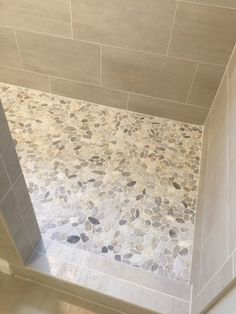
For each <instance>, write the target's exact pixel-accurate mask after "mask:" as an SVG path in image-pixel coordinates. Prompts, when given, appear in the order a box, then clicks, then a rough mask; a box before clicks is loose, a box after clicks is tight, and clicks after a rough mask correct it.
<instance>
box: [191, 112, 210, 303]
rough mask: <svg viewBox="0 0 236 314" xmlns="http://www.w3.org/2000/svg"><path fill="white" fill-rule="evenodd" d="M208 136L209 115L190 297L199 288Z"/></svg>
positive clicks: (204, 133) (205, 196)
mask: <svg viewBox="0 0 236 314" xmlns="http://www.w3.org/2000/svg"><path fill="white" fill-rule="evenodd" d="M208 136H209V117H208V119H207V121H206V123H205V125H204V132H203V139H202V150H201V151H202V153H201V169H200V177H199V188H198V201H197V212H196V220H195V230H194V241H193V254H192V267H191V283H192V284H193V290H192V297H193V298H194V297H195V296H196V294H197V293H198V292H199V290H200V263H201V249H202V233H203V221H204V215H205V213H206V211H207V210H208V206H207V196H208V193H207V189H208V183H207V180H206V169H207V155H208V154H207V153H208Z"/></svg>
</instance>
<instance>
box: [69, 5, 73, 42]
mask: <svg viewBox="0 0 236 314" xmlns="http://www.w3.org/2000/svg"><path fill="white" fill-rule="evenodd" d="M69 1H70V4H69V6H70V28H71V36H72V39H73V38H74V32H73V19H72V3H71V0H69Z"/></svg>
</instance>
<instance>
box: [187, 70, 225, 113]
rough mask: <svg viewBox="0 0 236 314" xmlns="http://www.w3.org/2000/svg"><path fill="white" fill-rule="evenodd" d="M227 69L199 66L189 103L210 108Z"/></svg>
mask: <svg viewBox="0 0 236 314" xmlns="http://www.w3.org/2000/svg"><path fill="white" fill-rule="evenodd" d="M224 71H225V67H222V66H217V65H210V64H199V65H198V69H197V73H196V76H195V79H194V81H193V86H192V88H191V92H190V95H189V99H188V103H190V104H192V105H196V106H201V107H206V108H209V107H210V106H211V105H212V102H213V100H214V97H215V94H216V91H217V89H218V87H219V84H220V81H221V79H222V76H223V74H224Z"/></svg>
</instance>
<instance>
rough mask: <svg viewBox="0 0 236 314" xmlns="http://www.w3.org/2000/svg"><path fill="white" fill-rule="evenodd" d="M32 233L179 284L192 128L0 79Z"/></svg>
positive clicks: (186, 261)
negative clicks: (35, 227)
mask: <svg viewBox="0 0 236 314" xmlns="http://www.w3.org/2000/svg"><path fill="white" fill-rule="evenodd" d="M0 96H1V99H2V102H3V105H4V107H5V110H6V114H7V118H8V121H9V125H10V128H11V131H12V135H13V138H14V139H15V141H16V149H17V152H18V155H19V157H20V161H21V165H22V168H23V172H24V175H25V178H26V181H27V185H28V188H29V192H30V195H31V198H32V202H33V205H34V208H35V212H36V215H37V219H38V221H39V224H40V228H41V232H42V234H43V236H44V237H46V238H50V239H51V240H52V241H60V242H63V243H65V244H67V245H73V246H75V247H78V248H80V249H84V250H87V251H92V252H95V253H97V254H102V255H106V256H108V257H109V258H112V259H115V260H117V261H120V262H122V263H126V264H130V265H134V266H136V267H141V268H143V269H146V270H149V271H152V272H155V273H157V274H160V275H164V276H167V277H168V278H173V279H181V280H184V281H188V280H189V271H190V263H191V255H192V242H193V229H194V220H195V211H196V197H197V183H198V173H199V163H200V148H201V136H202V129H201V127H199V126H193V125H188V124H184V123H179V122H175V121H171V120H167V119H161V118H157V117H150V116H145V115H141V114H137V113H131V112H127V111H122V110H118V109H114V108H108V107H104V106H99V105H94V104H89V103H87V102H83V101H76V100H72V99H69V98H65V97H59V96H55V95H51V94H46V93H43V92H38V91H33V90H30V89H25V88H20V87H14V86H10V85H6V84H0Z"/></svg>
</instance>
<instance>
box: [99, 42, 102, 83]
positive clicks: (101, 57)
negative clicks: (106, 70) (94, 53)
mask: <svg viewBox="0 0 236 314" xmlns="http://www.w3.org/2000/svg"><path fill="white" fill-rule="evenodd" d="M99 62H100V87H102V45H100V60H99Z"/></svg>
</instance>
